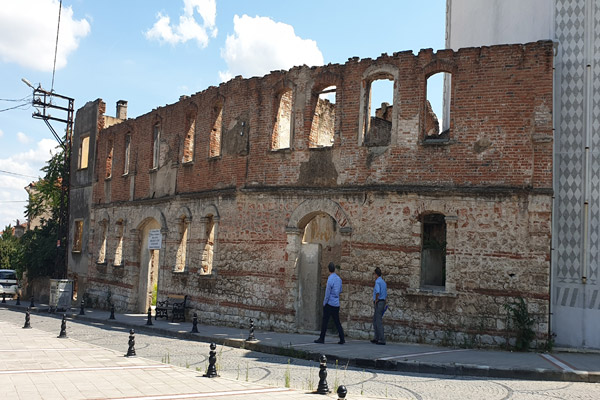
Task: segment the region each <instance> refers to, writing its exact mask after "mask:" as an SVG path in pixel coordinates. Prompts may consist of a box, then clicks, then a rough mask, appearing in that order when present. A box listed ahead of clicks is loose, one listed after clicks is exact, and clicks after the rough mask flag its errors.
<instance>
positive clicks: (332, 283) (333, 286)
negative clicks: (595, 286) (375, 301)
mask: <svg viewBox="0 0 600 400" xmlns="http://www.w3.org/2000/svg"><path fill="white" fill-rule="evenodd" d="M327 268H328V269H329V278H327V288H326V289H325V298H324V299H323V321H322V322H321V336H319V338H318V339H317V340H315V343H325V331H327V324H328V323H329V317H330V316H331V317H333V322H334V323H335V327H336V328H337V331H338V333H339V335H340V341H339V342H338V344H344V343H346V341H345V340H344V329H343V328H342V324H341V323H340V293H342V278H340V277H339V276H338V275H337V274H336V273H335V265H334V264H333V263H332V262H330V263H329V265H328V266H327Z"/></svg>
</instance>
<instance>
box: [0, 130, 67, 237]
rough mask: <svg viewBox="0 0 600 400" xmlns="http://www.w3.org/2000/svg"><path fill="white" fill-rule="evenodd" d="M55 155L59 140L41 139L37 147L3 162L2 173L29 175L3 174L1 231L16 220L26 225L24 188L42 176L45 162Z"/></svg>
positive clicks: (0, 192) (2, 160)
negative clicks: (41, 169)
mask: <svg viewBox="0 0 600 400" xmlns="http://www.w3.org/2000/svg"><path fill="white" fill-rule="evenodd" d="M55 152H56V141H54V140H52V139H42V140H41V141H39V142H38V143H37V145H36V146H35V147H34V148H31V149H29V150H26V151H24V152H22V153H17V154H13V155H12V156H10V157H8V158H4V159H0V170H1V171H7V172H12V173H13V174H20V175H27V176H19V175H13V174H7V173H6V172H0V188H2V189H1V191H0V230H1V229H3V228H4V227H5V226H6V225H8V224H12V225H13V226H14V225H15V220H16V219H19V220H21V222H24V221H25V219H24V216H23V211H24V209H25V205H26V204H27V203H26V201H27V198H28V195H27V192H26V191H25V189H24V188H25V186H27V185H28V184H29V183H31V182H32V181H35V180H37V179H36V178H34V177H35V176H37V177H42V176H43V175H44V173H43V172H41V171H40V168H42V167H43V166H44V165H46V161H47V160H49V159H50V157H51V156H52V154H53V153H55Z"/></svg>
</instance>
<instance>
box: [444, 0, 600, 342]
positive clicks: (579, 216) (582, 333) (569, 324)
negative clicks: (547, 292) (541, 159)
mask: <svg viewBox="0 0 600 400" xmlns="http://www.w3.org/2000/svg"><path fill="white" fill-rule="evenodd" d="M446 21H447V22H446V47H447V48H452V49H454V50H457V49H459V48H463V47H473V46H485V45H494V44H503V43H527V42H532V41H537V40H547V39H551V40H553V41H555V42H556V48H555V49H556V50H555V56H556V57H555V63H554V109H553V116H554V184H553V186H554V206H553V215H552V221H553V222H552V224H553V226H552V236H553V240H552V246H553V248H552V271H551V272H552V273H551V282H550V285H551V299H550V304H551V309H550V314H551V324H550V325H551V326H550V327H549V329H550V330H551V331H552V332H554V333H555V334H556V344H557V345H559V346H573V347H581V348H600V294H599V292H600V277H599V273H600V1H598V0H447V10H446Z"/></svg>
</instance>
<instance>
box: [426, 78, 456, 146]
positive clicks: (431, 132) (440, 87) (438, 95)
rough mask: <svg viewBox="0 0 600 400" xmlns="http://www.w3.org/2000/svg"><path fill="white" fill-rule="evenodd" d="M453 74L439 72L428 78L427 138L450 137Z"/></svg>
mask: <svg viewBox="0 0 600 400" xmlns="http://www.w3.org/2000/svg"><path fill="white" fill-rule="evenodd" d="M451 81H452V75H451V74H450V73H448V72H438V73H435V74H433V75H431V76H430V77H429V78H427V83H426V85H427V99H426V100H425V121H424V126H425V128H424V129H425V139H448V137H449V133H450V103H451V98H450V87H451Z"/></svg>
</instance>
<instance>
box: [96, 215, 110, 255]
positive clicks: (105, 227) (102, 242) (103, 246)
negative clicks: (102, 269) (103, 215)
mask: <svg viewBox="0 0 600 400" xmlns="http://www.w3.org/2000/svg"><path fill="white" fill-rule="evenodd" d="M100 232H101V234H102V236H101V237H100V248H99V249H98V264H104V263H105V262H106V241H107V239H108V223H107V221H106V220H104V221H102V222H101V223H100Z"/></svg>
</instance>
